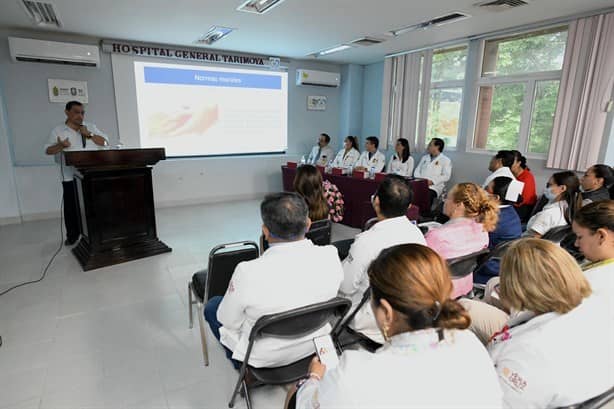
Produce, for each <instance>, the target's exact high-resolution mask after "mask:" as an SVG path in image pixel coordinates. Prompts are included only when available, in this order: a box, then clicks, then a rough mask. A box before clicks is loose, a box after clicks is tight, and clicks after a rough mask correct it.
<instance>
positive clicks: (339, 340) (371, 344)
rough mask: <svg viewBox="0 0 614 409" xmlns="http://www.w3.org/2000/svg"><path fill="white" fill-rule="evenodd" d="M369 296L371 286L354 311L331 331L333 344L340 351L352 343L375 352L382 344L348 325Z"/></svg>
mask: <svg viewBox="0 0 614 409" xmlns="http://www.w3.org/2000/svg"><path fill="white" fill-rule="evenodd" d="M370 298H371V288H367V289H366V291H365V292H364V293H363V295H362V298H361V299H360V302H359V303H358V305H357V306H356V308H355V309H354V311H352V313H351V314H349V315H348V316H347V317H346V318H344V319H343V322H342V323H341V325H339V328H338V331H337V332H335V333H333V340H334V341H335V345H336V346H337V349H338V350H339V352H340V353H341V352H343V351H344V350H345V349H347V348H348V347H350V346H354V345H360V346H361V347H363V348H364V349H366V350H367V351H369V352H375V351H376V350H377V349H378V348H379V347H381V346H382V344H380V343H378V342H375V341H373V340H372V339H371V338H369V337H367V336H366V335H363V334H361V333H360V332H358V331H355V330H353V329H352V328H351V327H350V324H351V323H352V321H353V320H354V317H355V316H356V314H357V313H358V311H359V310H360V309H361V308H362V307H363V306H364V305H365V304H366V303H367V302H368V301H369V299H370Z"/></svg>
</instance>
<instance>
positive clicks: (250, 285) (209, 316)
mask: <svg viewBox="0 0 614 409" xmlns="http://www.w3.org/2000/svg"><path fill="white" fill-rule="evenodd" d="M260 213H261V216H262V223H263V225H262V232H263V234H264V237H265V238H266V239H267V241H268V242H269V244H270V247H269V248H268V249H267V250H266V251H265V252H264V253H263V254H262V256H261V257H260V258H257V259H255V260H251V261H246V262H242V263H240V264H239V265H238V266H237V268H236V269H235V271H234V273H233V275H232V279H231V281H230V284H229V286H228V289H227V290H226V294H225V295H224V296H223V297H213V298H211V299H210V300H209V301H208V302H207V305H206V307H205V319H206V320H207V322H208V323H209V326H210V327H211V330H212V332H213V334H214V335H215V337H216V338H217V339H218V340H220V342H221V343H222V345H224V347H225V349H226V355H227V356H228V358H231V359H232V362H233V364H234V365H235V367H236V368H238V367H239V361H243V360H244V359H245V354H246V351H247V346H248V344H249V334H250V332H251V330H252V327H253V326H254V324H255V323H256V321H257V320H258V319H259V318H260V317H262V316H263V315H267V314H275V313H279V312H284V311H288V310H291V309H294V308H299V307H303V306H306V305H310V304H315V303H319V302H324V301H328V300H330V299H331V298H334V297H336V296H337V292H338V290H339V285H340V283H341V280H342V278H343V269H342V267H341V262H340V261H339V258H338V255H337V250H336V249H335V247H334V246H316V245H314V244H313V243H312V242H311V241H310V240H308V239H306V238H305V232H306V231H308V230H309V227H310V225H311V221H310V220H309V217H308V213H309V209H308V207H307V204H306V203H305V201H304V200H303V198H302V197H300V196H299V195H297V194H296V193H276V194H272V195H269V196H267V197H266V198H265V199H264V201H263V202H262V204H261V205H260ZM330 330H331V327H330V325H328V324H326V325H325V326H323V327H322V328H320V329H319V330H317V331H315V332H314V333H311V334H308V335H306V336H304V337H302V338H300V339H279V338H262V339H260V340H258V341H257V342H256V343H255V345H254V347H253V349H252V352H251V355H250V358H249V364H250V365H252V366H255V367H272V366H282V365H286V364H289V363H291V362H294V361H296V360H299V359H301V358H304V357H306V356H308V355H310V354H312V353H313V341H312V340H313V338H315V337H318V336H321V335H325V334H328V333H330Z"/></svg>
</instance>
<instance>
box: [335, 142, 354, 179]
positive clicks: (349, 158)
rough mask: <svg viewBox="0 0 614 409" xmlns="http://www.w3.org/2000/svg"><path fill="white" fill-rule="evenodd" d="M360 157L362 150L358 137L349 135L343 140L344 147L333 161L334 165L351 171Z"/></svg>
mask: <svg viewBox="0 0 614 409" xmlns="http://www.w3.org/2000/svg"><path fill="white" fill-rule="evenodd" d="M358 158H360V152H359V151H358V138H356V137H355V136H348V137H347V138H345V140H344V141H343V149H341V150H340V151H339V152H338V153H337V156H335V160H334V161H333V167H335V168H343V169H344V170H346V171H349V170H350V169H352V168H353V167H354V165H355V164H356V162H357V161H358Z"/></svg>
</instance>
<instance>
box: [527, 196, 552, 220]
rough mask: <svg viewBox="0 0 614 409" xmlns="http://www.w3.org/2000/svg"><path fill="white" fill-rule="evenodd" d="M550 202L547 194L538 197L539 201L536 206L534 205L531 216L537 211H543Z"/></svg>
mask: <svg viewBox="0 0 614 409" xmlns="http://www.w3.org/2000/svg"><path fill="white" fill-rule="evenodd" d="M547 204H548V198H547V197H546V196H545V195H541V196H540V197H538V198H537V202H535V206H533V210H531V214H530V215H529V218H531V217H533V216H535V215H536V214H537V213H539V212H541V211H542V210H543V209H544V206H546V205H547Z"/></svg>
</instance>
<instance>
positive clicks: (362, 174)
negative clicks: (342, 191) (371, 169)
mask: <svg viewBox="0 0 614 409" xmlns="http://www.w3.org/2000/svg"><path fill="white" fill-rule="evenodd" d="M352 177H354V178H356V179H366V178H367V172H364V171H362V170H355V171H354V172H352Z"/></svg>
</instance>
